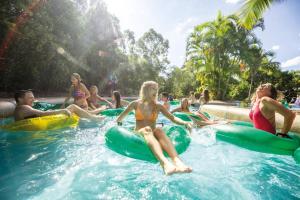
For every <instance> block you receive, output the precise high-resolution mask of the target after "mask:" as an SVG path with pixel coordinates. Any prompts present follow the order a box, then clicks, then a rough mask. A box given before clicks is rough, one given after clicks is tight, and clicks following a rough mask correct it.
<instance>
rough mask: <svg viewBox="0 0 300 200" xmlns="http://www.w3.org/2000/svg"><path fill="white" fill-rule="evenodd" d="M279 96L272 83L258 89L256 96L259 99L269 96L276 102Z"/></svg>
mask: <svg viewBox="0 0 300 200" xmlns="http://www.w3.org/2000/svg"><path fill="white" fill-rule="evenodd" d="M277 95H278V93H277V90H276V88H275V87H274V86H273V85H272V84H271V83H265V84H261V85H260V86H258V87H257V89H256V96H257V97H258V98H262V97H265V96H267V97H270V98H272V99H274V100H276V99H277Z"/></svg>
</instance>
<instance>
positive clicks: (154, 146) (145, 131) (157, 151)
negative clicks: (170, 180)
mask: <svg viewBox="0 0 300 200" xmlns="http://www.w3.org/2000/svg"><path fill="white" fill-rule="evenodd" d="M138 132H139V133H140V134H142V135H143V136H144V138H145V140H146V142H147V144H148V146H149V148H150V149H151V151H152V152H153V154H154V156H155V157H156V158H157V159H158V161H159V162H160V164H161V166H162V167H163V170H164V172H165V174H166V175H171V174H173V173H175V172H176V167H175V166H174V165H173V164H172V163H171V162H170V161H169V160H168V159H167V158H166V157H165V155H164V153H163V150H162V148H161V146H160V144H159V142H158V141H157V140H156V138H155V137H154V135H153V132H152V129H151V128H150V127H148V126H147V127H145V128H142V129H140V130H139V131H138Z"/></svg>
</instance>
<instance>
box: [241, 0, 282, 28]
mask: <svg viewBox="0 0 300 200" xmlns="http://www.w3.org/2000/svg"><path fill="white" fill-rule="evenodd" d="M282 1H284V0H244V5H243V6H242V8H241V9H240V11H239V13H238V15H239V17H240V24H242V25H243V26H244V27H245V28H247V29H249V30H250V29H252V28H253V26H254V25H255V24H256V23H257V22H258V21H259V20H260V19H261V18H262V16H263V13H264V12H265V11H266V10H267V9H268V8H270V6H271V5H272V4H274V3H279V2H282Z"/></svg>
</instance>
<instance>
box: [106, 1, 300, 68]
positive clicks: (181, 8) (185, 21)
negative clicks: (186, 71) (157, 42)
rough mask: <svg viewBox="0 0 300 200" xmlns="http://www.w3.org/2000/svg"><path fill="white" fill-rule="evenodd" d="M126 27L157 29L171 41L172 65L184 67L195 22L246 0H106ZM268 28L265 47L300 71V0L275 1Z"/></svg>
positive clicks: (137, 33) (264, 34)
mask: <svg viewBox="0 0 300 200" xmlns="http://www.w3.org/2000/svg"><path fill="white" fill-rule="evenodd" d="M105 2H106V4H107V8H108V10H109V12H110V13H112V14H113V15H115V16H116V17H117V18H118V19H119V20H120V25H121V29H122V30H126V29H130V30H132V31H134V32H135V36H136V38H139V37H140V36H141V35H142V34H143V33H145V32H146V31H148V30H149V29H150V28H153V29H154V30H155V31H157V32H159V33H160V34H162V35H163V37H164V38H166V39H168V40H169V45H170V49H169V60H170V62H171V65H176V66H182V64H183V62H184V57H185V47H186V39H187V36H188V34H189V33H190V32H191V31H192V30H193V27H194V26H195V25H198V24H201V23H204V22H207V21H210V20H214V19H215V18H216V16H217V13H218V11H221V12H222V14H223V15H229V14H233V13H235V12H237V11H238V10H239V8H240V7H241V5H242V0H105ZM264 19H265V27H266V28H265V30H264V31H261V30H256V31H255V33H256V35H257V36H258V38H259V39H260V40H261V42H262V43H263V48H264V49H265V50H273V51H274V52H275V59H274V61H277V62H280V63H281V68H282V70H300V0H286V1H283V2H282V3H277V4H273V5H272V6H271V8H270V9H269V10H267V12H265V13H264Z"/></svg>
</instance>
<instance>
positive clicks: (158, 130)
mask: <svg viewBox="0 0 300 200" xmlns="http://www.w3.org/2000/svg"><path fill="white" fill-rule="evenodd" d="M153 133H154V135H155V137H157V138H160V137H164V136H165V132H164V131H163V129H162V128H155V129H154V131H153Z"/></svg>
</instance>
